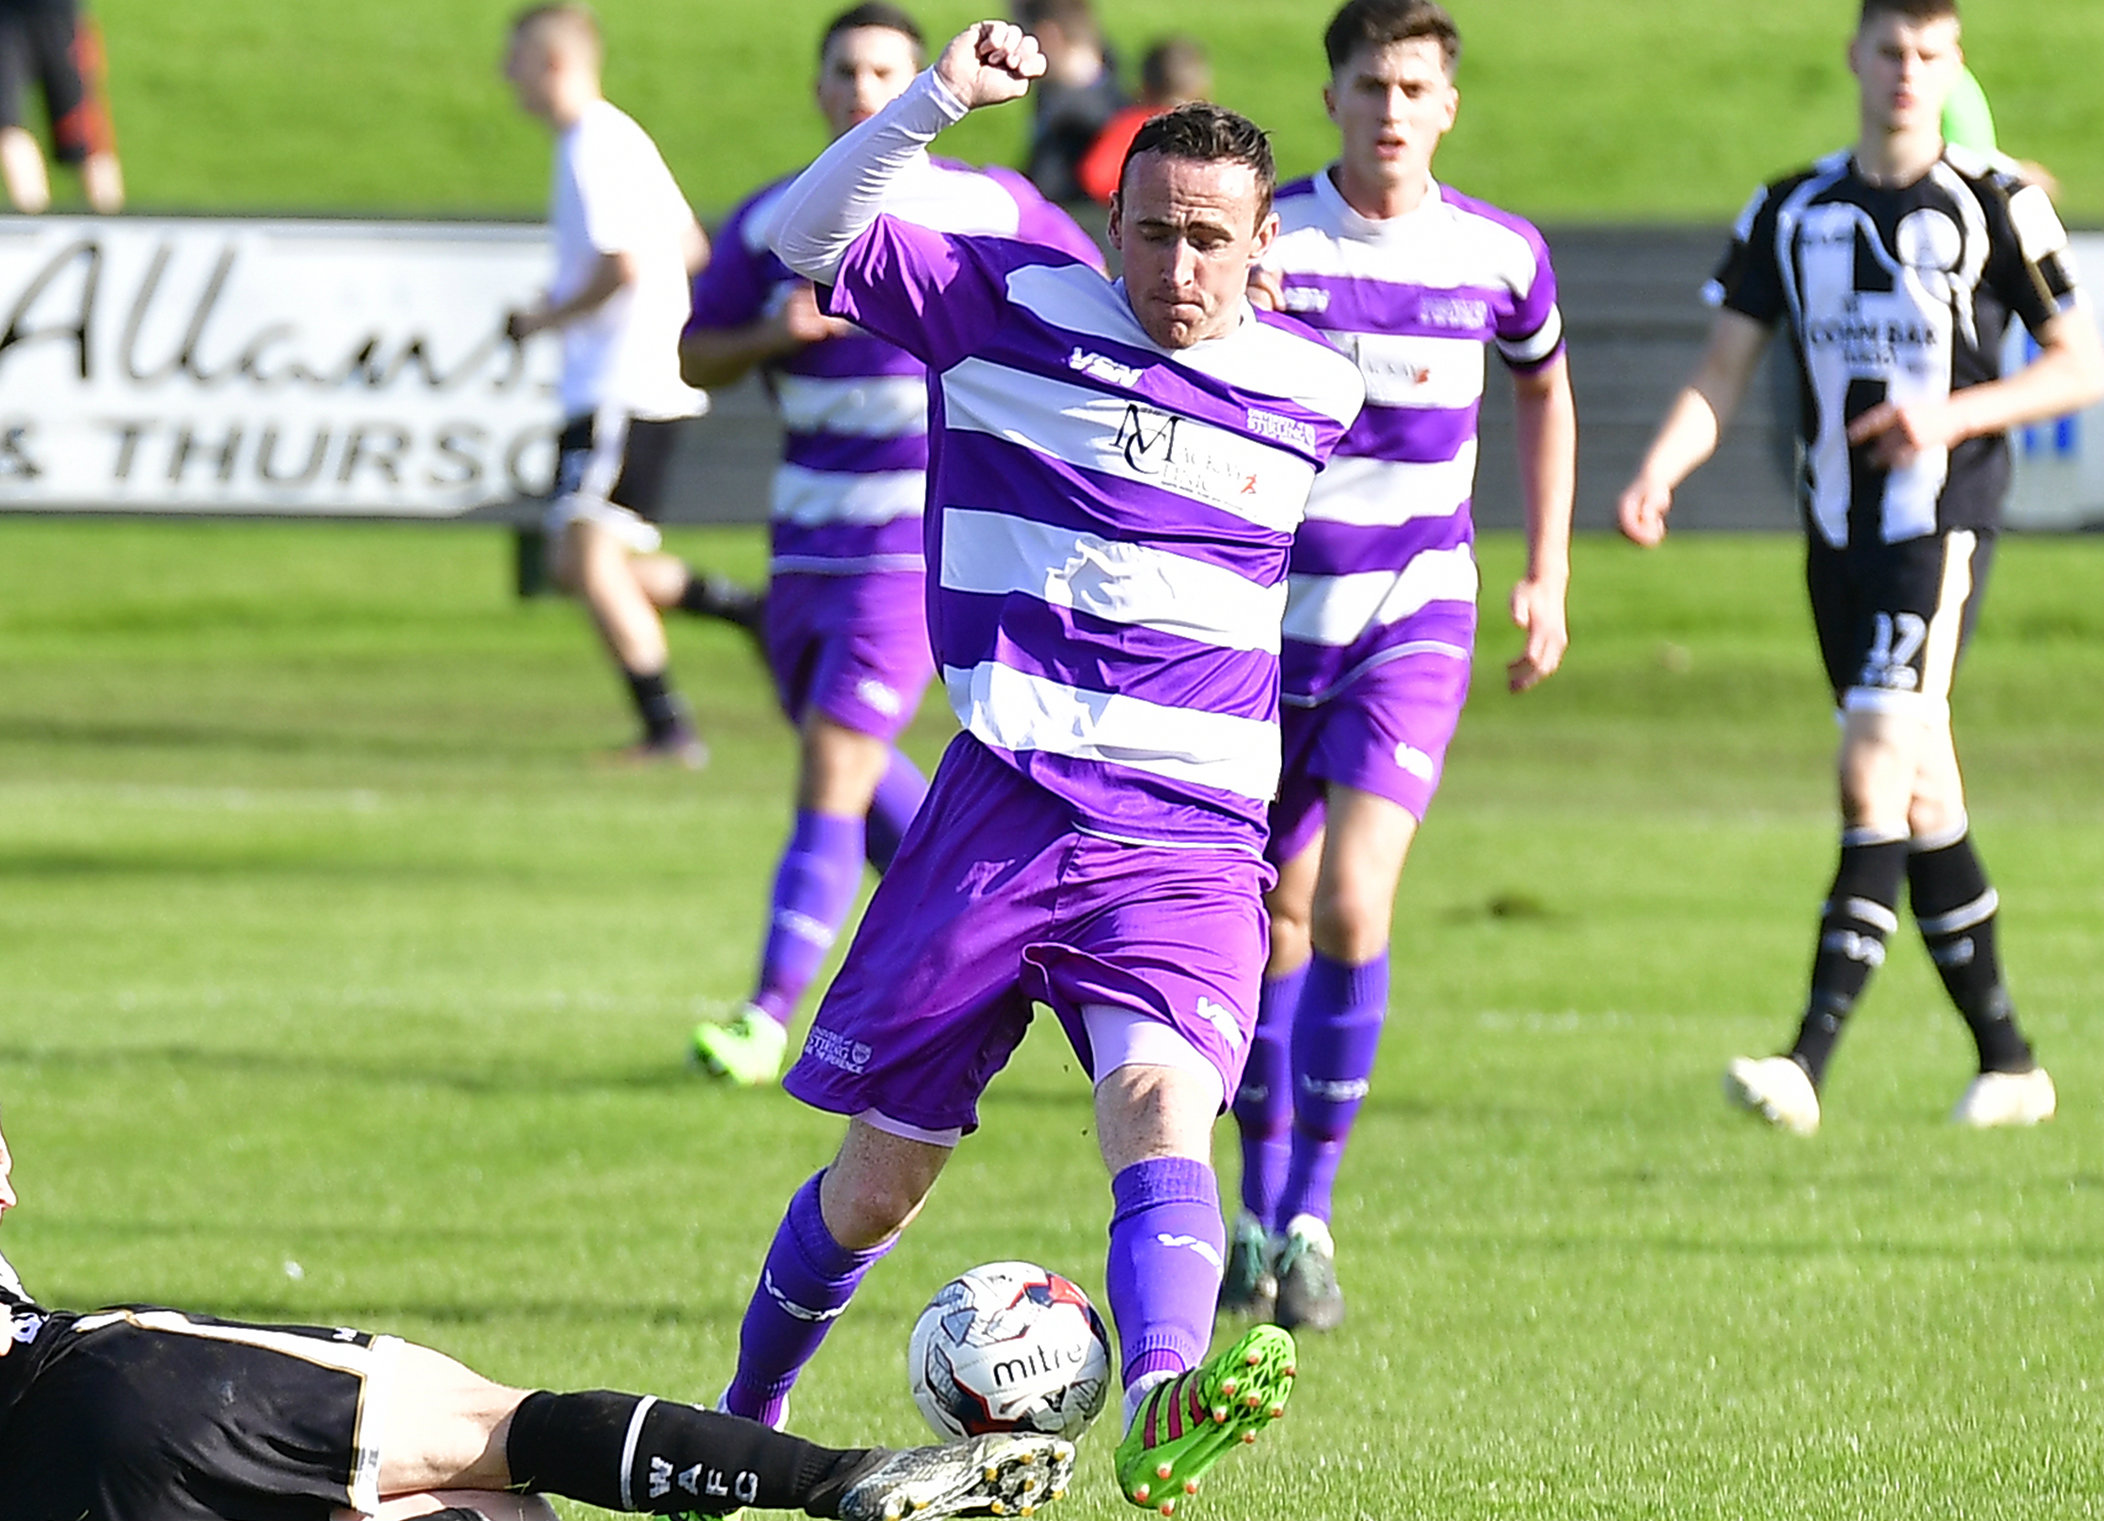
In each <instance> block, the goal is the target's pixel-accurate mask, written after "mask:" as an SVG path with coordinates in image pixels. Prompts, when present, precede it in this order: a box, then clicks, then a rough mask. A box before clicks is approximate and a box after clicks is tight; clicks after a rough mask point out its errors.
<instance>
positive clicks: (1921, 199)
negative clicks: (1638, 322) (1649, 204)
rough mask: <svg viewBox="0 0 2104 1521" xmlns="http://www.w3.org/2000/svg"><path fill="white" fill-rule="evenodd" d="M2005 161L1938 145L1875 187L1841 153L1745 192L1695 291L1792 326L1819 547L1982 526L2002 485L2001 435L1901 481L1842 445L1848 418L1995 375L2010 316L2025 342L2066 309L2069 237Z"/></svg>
mask: <svg viewBox="0 0 2104 1521" xmlns="http://www.w3.org/2000/svg"><path fill="white" fill-rule="evenodd" d="M2014 167H2015V166H2014V165H2013V164H2012V163H2011V162H2010V161H2009V160H2007V159H2001V158H1990V157H1987V156H1985V155H1981V154H1977V153H1972V152H1968V151H1966V150H1964V149H1960V148H1955V147H1946V148H1945V149H1944V153H1943V157H1942V158H1941V159H1940V160H1939V161H1938V162H1937V163H1936V164H1935V165H1934V166H1933V167H1932V168H1931V169H1930V170H1929V172H1928V173H1927V174H1925V175H1923V176H1922V177H1921V178H1920V179H1918V180H1916V181H1915V182H1914V183H1913V184H1911V185H1904V186H1881V185H1875V184H1872V183H1871V182H1870V181H1869V180H1867V179H1865V178H1863V176H1862V175H1861V174H1859V173H1858V172H1857V169H1856V163H1855V157H1854V155H1853V154H1851V153H1837V154H1834V155H1832V156H1831V157H1828V158H1824V159H1821V160H1820V161H1819V162H1818V163H1816V164H1814V165H1813V166H1812V167H1811V168H1809V169H1806V170H1803V171H1801V172H1799V173H1797V174H1793V175H1790V176H1788V177H1787V178H1784V179H1780V180H1777V181H1776V182H1775V183H1773V184H1772V185H1769V186H1767V187H1766V188H1764V189H1763V190H1761V191H1760V192H1759V193H1757V194H1756V195H1755V196H1754V198H1753V199H1752V201H1751V202H1749V203H1748V204H1747V207H1746V210H1745V211H1744V212H1743V213H1741V214H1740V217H1739V221H1738V225H1737V226H1736V227H1735V228H1734V229H1733V237H1732V245H1731V248H1730V251H1729V252H1728V253H1727V254H1726V255H1725V258H1724V262H1723V265H1722V266H1721V267H1720V268H1719V269H1718V271H1717V274H1716V277H1715V278H1714V279H1713V280H1711V282H1710V284H1709V286H1708V287H1707V288H1706V290H1705V292H1704V294H1705V295H1706V297H1707V298H1708V299H1709V300H1710V301H1711V302H1712V303H1713V304H1716V305H1721V306H1723V307H1725V308H1726V309H1728V310H1730V311H1735V312H1739V313H1741V314H1743V315H1744V316H1747V317H1751V318H1753V319H1754V320H1755V321H1757V322H1760V323H1763V324H1766V325H1768V326H1771V327H1772V326H1773V325H1774V324H1776V323H1778V322H1785V323H1787V324H1788V327H1789V331H1790V338H1791V343H1792V346H1793V349H1794V352H1795V357H1796V360H1797V369H1798V379H1799V391H1800V411H1799V421H1798V454H1799V479H1798V492H1799V499H1800V503H1801V505H1802V507H1803V508H1804V512H1805V517H1806V520H1807V522H1808V524H1809V525H1810V526H1811V527H1812V528H1814V529H1816V530H1817V531H1818V533H1819V534H1820V535H1821V537H1823V538H1824V539H1825V540H1826V541H1827V542H1828V543H1829V544H1832V545H1835V546H1837V547H1839V546H1841V545H1844V544H1847V543H1850V542H1852V541H1853V542H1858V543H1861V542H1879V541H1882V542H1885V543H1894V542H1897V541H1899V540H1902V539H1911V538H1918V537H1920V536H1922V535H1924V534H1930V533H1937V532H1940V531H1943V530H1946V529H1953V528H1972V529H1991V528H1993V527H1994V526H1996V524H1997V523H1998V522H1999V520H2000V516H2001V509H2002V497H2003V495H2004V492H2005V490H2006V488H2007V486H2008V480H2009V441H2008V439H2007V437H2006V436H2004V435H1999V434H1996V435H1990V436H1988V437H1984V438H1972V439H1967V440H1965V441H1964V442H1962V443H1960V444H1958V445H1957V446H1956V447H1955V448H1952V449H1949V450H1936V451H1932V452H1924V453H1923V454H1922V455H1921V456H1920V457H1919V458H1917V459H1916V460H1915V461H1914V463H1913V464H1911V465H1909V466H1907V467H1906V468H1905V469H1902V470H1892V471H1887V470H1883V469H1880V468H1878V467H1877V466H1876V465H1875V464H1874V463H1873V462H1872V460H1871V458H1870V451H1869V450H1868V449H1867V448H1864V449H1851V448H1850V447H1849V444H1848V438H1847V428H1848V424H1849V421H1850V420H1851V419H1853V418H1855V417H1856V416H1858V415H1860V414H1861V413H1863V412H1866V411H1868V410H1869V409H1870V408H1871V407H1874V406H1876V405H1877V404H1878V403H1880V402H1882V401H1886V400H1888V399H1889V400H1892V401H1896V402H1908V401H1925V400H1938V399H1941V398H1943V397H1946V396H1948V395H1949V394H1950V393H1952V392H1953V391H1958V390H1962V389H1964V388H1965V387H1967V386H1975V385H1980V384H1983V383H1984V382H1987V381H1990V380H1994V379H1996V378H1998V376H1999V375H2000V372H2001V345H2002V337H2003V334H2004V332H2005V331H2006V329H2007V327H2008V320H2009V318H2010V317H2011V316H2012V315H2014V316H2015V317H2016V318H2017V319H2018V320H2019V321H2021V322H2022V323H2023V324H2024V325H2025V326H2026V327H2027V328H2029V329H2030V330H2031V332H2032V333H2033V334H2034V335H2036V334H2037V333H2038V332H2039V330H2040V329H2041V328H2043V327H2044V326H2045V325H2046V324H2047V323H2049V322H2050V321H2051V320H2052V319H2053V317H2054V316H2055V315H2056V314H2058V313H2060V312H2063V311H2066V310H2068V309H2069V308H2071V307H2073V306H2074V305H2076V303H2077V301H2078V295H2077V290H2076V285H2075V273H2074V266H2073V263H2072V260H2071V259H2070V256H2069V252H2068V240H2067V233H2066V231H2065V230H2064V229H2063V228H2062V227H2061V225H2060V218H2059V216H2058V215H2057V214H2055V212H2054V210H2053V205H2052V202H2051V201H2050V200H2048V199H2047V197H2046V193H2045V192H2044V191H2043V190H2041V189H2040V188H2039V187H2037V186H2036V185H2029V184H2025V183H2024V182H2022V181H2021V180H2020V179H2018V178H2017V176H2016V174H2015V172H2014Z"/></svg>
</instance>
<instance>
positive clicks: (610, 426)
mask: <svg viewBox="0 0 2104 1521" xmlns="http://www.w3.org/2000/svg"><path fill="white" fill-rule="evenodd" d="M601 54H602V48H601V42H600V37H599V28H598V24H597V23H596V22H594V21H593V19H592V15H591V12H589V11H588V10H586V9H584V8H583V7H582V6H579V5H569V4H563V5H539V6H534V7H533V8H531V9H529V10H526V11H523V12H521V13H520V15H519V16H518V18H517V20H516V21H515V22H514V23H513V25H512V31H511V45H510V47H509V49H508V50H507V52H506V54H505V59H504V77H505V78H506V79H507V80H509V81H510V83H511V86H512V89H513V92H514V93H515V94H516V95H517V97H518V101H519V106H520V109H522V110H524V111H525V112H526V113H527V114H528V115H531V116H535V117H538V118H540V119H541V120H542V121H544V122H546V123H547V124H548V126H549V128H550V129H551V130H552V131H553V132H554V133H555V170H554V176H553V183H552V185H551V187H550V191H549V210H548V215H549V222H550V224H551V228H550V230H551V232H552V233H553V237H554V243H555V279H554V282H553V283H552V284H551V285H550V287H549V290H548V294H547V296H546V297H545V298H544V299H543V300H542V301H541V302H540V304H539V305H537V306H534V307H531V308H529V309H527V310H524V311H519V312H514V313H513V314H512V315H511V319H510V323H509V330H510V332H511V335H512V336H513V337H514V338H519V339H524V338H528V337H531V336H532V335H533V334H535V333H540V332H548V331H557V332H560V333H561V334H562V340H563V365H562V381H561V387H560V389H561V399H562V408H563V432H562V438H561V441H560V443H559V444H558V455H557V464H556V478H555V492H554V502H553V505H552V506H551V508H550V510H549V513H548V517H547V521H546V527H547V532H548V537H549V540H550V551H551V555H552V561H551V570H552V573H553V575H554V578H555V581H556V584H557V585H559V586H561V587H562V588H563V590H565V591H567V592H569V593H571V594H572V595H574V596H577V597H580V598H582V599H583V600H584V603H585V605H586V606H587V607H588V608H589V609H590V610H591V614H592V621H593V622H594V623H595V624H596V625H597V626H598V629H599V633H600V636H601V637H602V638H603V639H604V640H605V642H606V647H607V651H608V653H610V654H611V655H612V656H613V658H614V661H615V663H616V664H617V665H619V666H620V668H621V671H622V674H623V675H624V676H625V677H626V678H627V680H628V685H629V690H630V692H631V693H632V694H633V696H634V698H635V703H636V709H637V712H638V714H639V715H640V716H641V718H642V720H643V738H642V741H641V742H640V743H639V744H638V745H637V746H636V747H635V748H634V749H633V750H632V751H630V752H629V754H631V755H632V756H634V757H636V758H638V759H646V760H647V759H660V758H662V759H671V760H676V761H680V762H683V763H685V764H687V765H690V766H698V765H700V764H702V762H703V761H704V760H705V759H706V757H707V751H706V750H705V749H704V748H703V746H702V744H701V740H700V737H699V736H698V735H697V734H696V733H695V729H694V722H693V718H692V716H691V714H690V713H689V711H688V709H687V706H686V704H685V703H684V702H683V701H682V700H681V699H680V697H679V695H678V694H677V692H676V691H674V690H673V687H672V683H671V678H670V675H669V673H668V671H667V663H668V660H669V651H668V648H667V645H666V641H665V627H664V622H663V620H662V619H661V618H660V616H659V610H660V609H661V608H670V607H681V608H685V609H686V610H687V611H690V612H696V613H702V614H711V615H717V616H731V617H733V618H737V615H738V611H739V610H738V609H736V608H729V607H726V606H725V605H724V603H723V595H724V593H723V587H722V584H721V583H720V582H717V581H716V580H715V579H714V578H709V577H702V576H699V575H697V574H695V572H694V571H693V570H691V569H690V568H689V567H688V566H687V565H686V564H684V563H683V562H682V561H680V560H678V559H676V558H674V557H673V556H670V555H666V554H662V553H660V552H659V547H660V544H661V542H662V540H661V537H660V535H659V533H658V531H657V529H656V527H655V526H654V525H653V524H652V523H651V521H650V519H651V517H652V516H653V515H654V514H655V512H656V511H657V507H658V499H659V497H660V495H661V493H662V490H663V485H664V477H665V468H666V465H667V464H668V462H669V461H670V459H671V452H672V445H673V441H674V438H675V437H676V434H677V429H678V424H679V422H680V421H681V420H682V419H685V418H689V417H693V416H695V415H696V414H698V413H700V412H701V411H702V410H704V408H705V407H706V405H707V397H706V396H704V395H703V394H702V393H701V392H699V391H696V390H694V389H693V388H692V387H690V386H688V385H687V384H686V383H685V382H684V381H682V380H681V379H680V376H679V331H680V328H681V327H682V326H684V325H685V323H686V320H687V306H688V287H687V281H688V277H689V276H690V275H691V274H692V273H693V272H694V271H695V270H698V269H699V268H701V266H702V265H703V264H704V263H706V262H707V260H708V251H709V249H708V240H707V238H706V237H705V236H703V234H702V230H701V226H700V224H699V223H697V222H696V221H695V220H694V213H693V212H692V211H691V210H690V209H688V206H687V202H686V198H685V197H684V196H682V195H681V194H680V190H679V186H678V185H677V184H676V183H674V181H673V178H672V173H671V171H670V170H668V169H667V168H666V167H665V161H664V159H663V158H662V157H661V156H660V155H659V153H658V150H657V148H656V146H655V145H654V144H653V143H652V142H651V140H650V137H649V135H648V134H647V133H645V132H644V131H643V129H642V128H641V127H639V126H637V125H636V123H635V122H634V120H632V119H631V118H630V117H629V116H628V115H627V114H626V113H625V112H623V111H622V110H621V109H620V108H619V107H618V106H615V105H614V104H613V103H612V102H611V101H609V100H607V98H606V97H605V95H604V94H603V93H602V91H601V89H600V83H599V66H600V59H601ZM738 621H744V620H743V619H738Z"/></svg>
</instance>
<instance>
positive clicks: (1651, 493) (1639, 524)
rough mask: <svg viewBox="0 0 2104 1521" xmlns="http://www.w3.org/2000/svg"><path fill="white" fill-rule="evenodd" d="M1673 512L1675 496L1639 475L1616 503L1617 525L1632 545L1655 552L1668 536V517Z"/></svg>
mask: <svg viewBox="0 0 2104 1521" xmlns="http://www.w3.org/2000/svg"><path fill="white" fill-rule="evenodd" d="M1672 510H1673V493H1672V492H1671V491H1670V490H1668V489H1667V488H1666V487H1664V486H1658V485H1654V484H1653V483H1652V482H1650V481H1649V480H1647V479H1645V478H1644V477H1643V476H1638V477H1637V478H1636V479H1635V480H1633V481H1631V482H1630V483H1629V485H1628V488H1627V489H1626V490H1624V491H1623V492H1622V496H1621V500H1619V501H1618V502H1616V503H1615V522H1616V524H1617V525H1618V526H1619V527H1620V528H1621V530H1622V537H1623V538H1625V539H1627V540H1629V542H1630V543H1632V544H1640V545H1642V546H1643V547H1644V548H1646V549H1655V548H1656V547H1657V546H1658V543H1659V541H1660V540H1661V539H1663V538H1664V537H1665V536H1666V514H1667V513H1669V512H1671V511H1672Z"/></svg>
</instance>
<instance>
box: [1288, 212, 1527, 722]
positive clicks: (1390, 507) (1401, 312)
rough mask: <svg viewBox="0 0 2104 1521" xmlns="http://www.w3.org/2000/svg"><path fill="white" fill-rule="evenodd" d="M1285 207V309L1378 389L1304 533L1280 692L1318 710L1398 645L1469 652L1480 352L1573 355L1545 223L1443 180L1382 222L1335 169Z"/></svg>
mask: <svg viewBox="0 0 2104 1521" xmlns="http://www.w3.org/2000/svg"><path fill="white" fill-rule="evenodd" d="M1278 213H1279V219H1280V223H1281V227H1280V232H1279V237H1278V241H1277V242H1276V243H1275V244H1274V245H1273V246H1272V251H1271V253H1270V254H1269V255H1268V256H1267V257H1266V259H1265V261H1264V262H1265V265H1266V267H1268V268H1271V269H1274V270H1276V271H1277V272H1278V273H1279V275H1280V277H1281V280H1282V283H1283V286H1284V290H1285V303H1286V310H1287V311H1288V312H1290V313H1292V314H1293V315H1294V316H1296V317H1298V318H1300V319H1301V320H1302V321H1303V322H1306V323H1307V324H1308V325H1309V326H1311V327H1314V328H1316V329H1318V330H1320V331H1321V332H1322V334H1323V336H1325V337H1326V338H1328V339H1329V341H1330V342H1331V343H1332V344H1334V345H1336V347H1337V348H1338V349H1339V350H1340V351H1341V352H1343V353H1345V354H1347V355H1349V356H1350V357H1351V359H1352V360H1353V361H1354V363H1356V364H1357V366H1358V368H1359V373H1360V374H1361V375H1362V376H1363V377H1364V379H1365V383H1366V409H1365V410H1364V411H1363V412H1361V413H1360V414H1359V419H1358V421H1357V422H1356V423H1355V424H1353V426H1352V428H1351V431H1350V432H1348V433H1347V434H1346V435H1345V437H1344V441H1343V442H1342V443H1340V444H1339V445H1338V446H1337V452H1336V455H1335V457H1334V458H1333V459H1332V460H1331V461H1330V463H1329V467H1328V468H1327V469H1326V470H1325V471H1324V472H1323V473H1322V476H1321V477H1320V479H1318V480H1317V481H1316V483H1315V489H1314V491H1313V493H1312V494H1311V495H1310V496H1309V499H1308V512H1307V521H1306V523H1304V524H1303V525H1302V527H1301V530H1300V533H1299V535H1298V537H1297V538H1296V539H1295V540H1294V544H1293V566H1292V578H1291V592H1290V595H1289V598H1288V602H1287V608H1286V620H1285V647H1284V656H1283V665H1284V683H1285V701H1287V702H1289V703H1293V704H1296V705H1299V706H1313V705H1315V704H1317V703H1320V702H1322V701H1324V700H1325V699H1326V698H1328V697H1330V696H1332V695H1334V694H1335V693H1336V692H1338V691H1339V690H1341V689H1342V688H1343V687H1345V686H1346V685H1348V684H1349V683H1350V682H1351V681H1352V679H1353V678H1354V677H1356V676H1357V675H1359V674H1360V673H1361V672H1363V671H1366V670H1368V669H1371V668H1372V667H1374V666H1376V665H1379V664H1380V663H1382V662H1383V661H1385V660H1392V659H1395V658H1396V657H1397V656H1399V655H1404V654H1410V653H1415V652H1419V651H1423V650H1434V651H1438V652H1441V653H1448V654H1452V655H1454V656H1456V657H1457V658H1459V659H1463V660H1466V659H1468V658H1469V657H1470V654H1471V650H1470V648H1469V645H1470V639H1471V631H1472V630H1473V628H1474V608H1475V602H1476V593H1477V589H1478V584H1479V579H1478V575H1477V571H1476V561H1475V553H1474V548H1473V545H1474V540H1475V525H1474V523H1473V521H1472V519H1471V517H1470V514H1469V507H1470V501H1471V498H1472V496H1473V493H1474V490H1475V477H1476V422H1477V417H1478V414H1479V413H1480V411H1481V410H1482V404H1483V383H1484V372H1485V367H1486V362H1485V349H1486V346H1488V345H1495V346H1496V348H1497V350H1498V352H1499V354H1500V355H1501V356H1503V358H1504V360H1505V362H1506V363H1507V364H1508V365H1510V366H1511V367H1512V368H1514V369H1516V370H1521V371H1527V370H1535V369H1539V368H1541V367H1542V366H1544V365H1547V364H1550V363H1552V362H1553V361H1554V360H1555V358H1556V357H1557V355H1558V354H1560V353H1561V352H1562V351H1563V318H1562V315H1561V313H1560V312H1559V311H1558V310H1557V306H1556V274H1555V271H1554V269H1553V268H1552V267H1551V265H1550V262H1549V250H1548V245H1547V244H1546V243H1545V242H1544V241H1543V240H1542V236H1541V234H1540V233H1539V232H1538V231H1536V230H1535V228H1534V227H1533V225H1532V224H1530V223H1528V222H1526V221H1525V220H1523V219H1521V218H1519V217H1516V216H1512V215H1510V214H1509V213H1507V212H1503V211H1500V210H1498V209H1497V208H1496V207H1494V206H1490V205H1487V204H1485V203H1484V202H1482V201H1478V200H1473V199H1471V198H1469V197H1468V196H1464V195H1459V194H1456V193H1455V192H1454V191H1453V190H1450V189H1448V188H1447V187H1446V186H1444V185H1440V184H1437V183H1434V184H1433V186H1432V188H1431V192H1430V194H1429V195H1428V196H1427V197H1426V199H1425V201H1424V203H1423V204H1422V205H1420V206H1419V207H1418V208H1417V209H1416V210H1414V211H1411V212H1408V213H1406V214H1404V215H1402V216H1399V217H1388V218H1384V219H1379V220H1376V219H1373V218H1369V217H1364V216H1361V215H1360V214H1359V213H1358V212H1356V211H1354V210H1352V208H1351V207H1350V206H1349V205H1348V204H1346V202H1345V199H1344V197H1343V195H1342V194H1340V193H1339V192H1338V190H1337V187H1336V184H1335V183H1334V181H1332V179H1331V178H1330V175H1329V173H1328V172H1324V173H1321V174H1317V175H1314V176H1312V177H1310V178H1308V179H1304V180H1296V181H1294V182H1293V183H1292V184H1290V185H1287V186H1284V187H1282V188H1281V189H1280V190H1279V193H1278Z"/></svg>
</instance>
